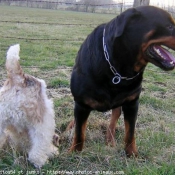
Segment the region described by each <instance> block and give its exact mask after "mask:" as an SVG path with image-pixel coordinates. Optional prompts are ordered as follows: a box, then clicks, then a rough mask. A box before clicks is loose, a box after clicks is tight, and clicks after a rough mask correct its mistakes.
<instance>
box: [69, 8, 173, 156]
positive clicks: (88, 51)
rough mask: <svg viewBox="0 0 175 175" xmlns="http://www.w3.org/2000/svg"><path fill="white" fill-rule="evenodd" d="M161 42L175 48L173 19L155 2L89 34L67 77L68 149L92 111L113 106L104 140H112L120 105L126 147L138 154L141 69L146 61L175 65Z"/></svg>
mask: <svg viewBox="0 0 175 175" xmlns="http://www.w3.org/2000/svg"><path fill="white" fill-rule="evenodd" d="M162 46H166V47H168V48H171V49H173V50H175V22H174V20H173V18H172V17H171V16H170V14H169V13H168V12H166V11H164V10H162V9H160V8H156V7H153V6H142V7H138V8H131V9H128V10H126V11H125V12H123V13H121V14H120V15H119V16H117V17H116V18H114V19H113V20H111V21H110V22H108V23H106V24H102V25H100V26H98V27H97V28H96V29H95V30H94V31H93V32H92V33H91V34H90V35H89V36H88V37H87V39H86V40H85V41H84V43H83V44H82V46H81V48H80V50H79V52H78V55H77V58H76V63H75V66H74V68H73V72H72V77H71V91H72V94H73V96H74V100H75V109H74V115H75V136H74V140H73V143H72V146H71V148H70V151H76V150H77V151H81V150H82V148H83V144H84V140H85V130H86V123H87V119H88V116H89V114H90V112H91V111H92V110H98V111H107V110H110V109H112V116H111V121H110V125H109V129H108V133H107V143H108V144H112V145H114V144H115V141H114V133H115V127H116V122H117V120H118V118H119V117H120V114H121V110H122V111H123V113H124V122H125V152H126V154H127V155H128V156H131V155H132V154H134V155H137V154H138V152H137V147H136V143H135V136H134V133H135V123H136V119H137V111H138V106H139V95H140V92H141V84H142V78H143V72H144V69H145V67H146V65H147V63H149V62H150V63H153V64H154V65H156V66H158V67H160V68H161V69H163V70H172V69H173V68H174V67H175V58H174V57H173V56H172V55H171V54H170V52H169V51H167V50H166V49H165V48H164V47H162Z"/></svg>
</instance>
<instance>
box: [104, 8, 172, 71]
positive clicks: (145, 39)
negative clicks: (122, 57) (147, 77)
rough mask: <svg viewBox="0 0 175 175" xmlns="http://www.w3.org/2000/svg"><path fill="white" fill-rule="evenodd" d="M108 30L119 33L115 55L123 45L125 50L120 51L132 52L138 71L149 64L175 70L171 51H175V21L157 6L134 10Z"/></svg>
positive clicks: (125, 14) (127, 11)
mask: <svg viewBox="0 0 175 175" xmlns="http://www.w3.org/2000/svg"><path fill="white" fill-rule="evenodd" d="M107 28H108V31H109V30H110V31H112V30H113V31H115V32H114V33H113V34H112V35H113V36H112V37H113V38H114V39H113V40H114V43H115V44H114V48H113V49H114V51H113V52H114V53H115V52H117V51H115V50H117V49H118V48H119V47H116V46H117V45H118V44H117V42H118V43H119V42H120V44H122V45H123V46H124V47H122V48H125V50H120V52H121V51H122V52H125V53H123V54H126V53H127V52H130V53H132V55H130V57H133V56H134V57H136V59H137V60H135V62H136V64H135V68H134V69H135V71H139V70H141V69H142V68H143V67H144V66H145V65H146V64H147V63H148V62H151V63H153V64H154V65H156V66H158V67H160V68H161V69H164V70H172V69H173V68H174V67H175V58H174V56H173V55H172V54H171V53H170V52H169V51H168V50H167V48H168V49H173V50H175V22H174V20H173V18H172V17H171V15H170V14H169V13H168V12H166V11H165V10H162V9H160V8H157V7H153V6H141V7H138V8H131V9H128V10H126V11H125V12H123V13H122V14H121V15H119V16H118V17H117V18H115V19H114V20H113V21H111V23H109V24H108V25H107ZM115 47H116V48H115ZM118 52H119V51H118Z"/></svg>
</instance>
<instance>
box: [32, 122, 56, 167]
mask: <svg viewBox="0 0 175 175" xmlns="http://www.w3.org/2000/svg"><path fill="white" fill-rule="evenodd" d="M49 129H51V128H47V127H45V125H42V126H41V125H40V126H36V127H35V128H33V129H32V130H30V131H29V134H30V138H31V140H32V147H31V149H30V151H29V161H30V162H31V163H33V164H34V165H35V166H36V167H38V168H40V167H42V166H43V165H44V164H45V163H46V161H47V159H48V158H49V157H50V156H52V155H57V154H58V149H57V148H56V147H55V146H54V145H53V144H52V137H53V133H52V132H51V131H52V130H51V131H50V130H49Z"/></svg>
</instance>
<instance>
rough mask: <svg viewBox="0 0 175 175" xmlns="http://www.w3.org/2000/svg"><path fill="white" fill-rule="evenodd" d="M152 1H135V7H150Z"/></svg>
mask: <svg viewBox="0 0 175 175" xmlns="http://www.w3.org/2000/svg"><path fill="white" fill-rule="evenodd" d="M149 3H150V0H134V4H133V7H138V6H141V5H149Z"/></svg>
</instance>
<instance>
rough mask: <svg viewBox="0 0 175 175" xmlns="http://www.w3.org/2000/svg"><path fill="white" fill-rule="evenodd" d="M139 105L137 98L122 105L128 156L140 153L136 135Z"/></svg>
mask: <svg viewBox="0 0 175 175" xmlns="http://www.w3.org/2000/svg"><path fill="white" fill-rule="evenodd" d="M138 105H139V103H138V99H135V100H133V101H130V102H128V103H125V104H124V105H123V106H122V109H123V112H124V122H125V152H126V155H127V156H128V157H130V156H132V155H134V156H137V155H138V152H137V148H136V143H135V137H134V135H135V124H136V120H137V112H138Z"/></svg>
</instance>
